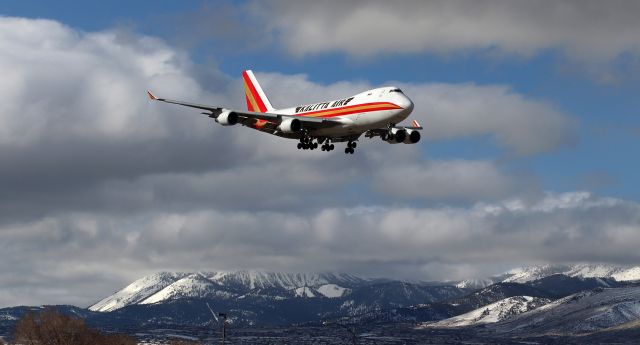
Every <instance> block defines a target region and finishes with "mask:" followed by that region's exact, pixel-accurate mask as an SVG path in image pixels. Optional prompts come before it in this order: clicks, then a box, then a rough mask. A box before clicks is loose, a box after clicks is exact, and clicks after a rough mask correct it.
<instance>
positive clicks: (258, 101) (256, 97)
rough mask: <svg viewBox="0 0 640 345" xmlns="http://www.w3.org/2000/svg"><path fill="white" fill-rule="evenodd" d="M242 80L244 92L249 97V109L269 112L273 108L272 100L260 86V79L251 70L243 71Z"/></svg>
mask: <svg viewBox="0 0 640 345" xmlns="http://www.w3.org/2000/svg"><path fill="white" fill-rule="evenodd" d="M242 81H243V83H244V94H245V97H246V99H247V109H248V110H249V111H255V112H261V113H264V112H267V111H271V110H273V106H271V102H269V99H268V98H267V95H265V93H264V91H262V88H261V87H260V84H259V83H258V80H257V79H256V77H255V76H254V75H253V72H251V70H246V71H244V72H242Z"/></svg>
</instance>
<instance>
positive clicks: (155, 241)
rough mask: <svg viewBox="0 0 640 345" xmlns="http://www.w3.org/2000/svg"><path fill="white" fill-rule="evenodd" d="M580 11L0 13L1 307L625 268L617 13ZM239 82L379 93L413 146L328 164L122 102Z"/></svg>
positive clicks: (313, 7)
mask: <svg viewBox="0 0 640 345" xmlns="http://www.w3.org/2000/svg"><path fill="white" fill-rule="evenodd" d="M584 3H585V2H584V1H570V0H562V1H556V2H553V3H548V4H547V5H545V6H540V3H538V2H517V3H514V2H507V4H508V5H506V4H505V2H503V1H502V0H486V1H476V2H455V1H404V2H401V3H390V2H385V1H350V2H340V3H339V5H337V4H338V3H337V2H330V1H327V2H323V1H314V2H299V1H285V0H270V1H241V2H233V1H223V2H220V1H134V2H130V1H109V2H87V3H78V2H77V1H68V0H62V1H56V2H55V3H53V2H45V1H32V0H24V1H11V2H6V3H4V4H3V5H2V6H1V7H0V14H1V15H2V16H3V17H1V18H0V49H3V50H4V51H5V53H4V54H1V55H0V69H2V70H4V71H5V73H4V76H3V79H2V80H0V90H2V91H3V92H4V94H5V97H7V99H10V101H5V102H1V104H0V160H1V162H2V164H1V166H0V185H3V186H8V188H4V189H3V190H0V200H2V202H1V203H0V215H1V217H0V218H1V219H2V221H0V253H2V254H0V274H2V275H3V276H10V277H12V279H10V280H6V281H3V282H0V306H2V305H8V304H11V303H17V302H15V301H18V302H19V303H23V304H37V303H75V304H80V305H83V304H84V305H86V304H88V303H90V302H91V301H95V300H97V299H99V298H101V297H103V296H104V295H107V294H108V293H110V292H112V291H114V290H115V289H117V288H119V287H121V286H122V285H123V284H125V283H127V282H128V281H131V280H133V279H136V278H138V277H140V276H142V275H144V274H148V273H153V272H157V271H160V270H164V271H170V270H185V271H194V270H208V271H211V270H234V269H261V270H273V271H277V270H282V271H346V272H350V273H356V274H363V275H369V276H387V277H398V278H407V279H424V280H438V279H441V280H444V279H463V278H469V277H483V276H486V275H489V274H494V273H499V272H500V271H501V270H504V269H508V268H511V267H512V266H514V265H527V264H537V263H547V262H553V263H561V262H566V263H569V262H594V261H598V262H607V263H613V264H637V262H638V261H639V260H640V254H638V251H637V248H638V245H640V237H639V236H638V235H637V234H638V231H640V228H639V224H640V204H638V202H639V201H640V186H639V185H638V183H637V178H636V171H637V170H638V168H639V163H638V162H637V160H636V159H634V158H635V155H634V153H635V147H636V146H637V144H638V139H639V138H640V120H639V119H638V116H637V109H638V108H639V106H640V98H639V97H637V92H638V90H639V89H640V88H639V86H640V78H638V71H640V68H639V66H640V64H639V63H638V61H640V60H639V57H640V29H639V28H638V25H637V24H636V22H637V17H638V15H639V14H640V5H639V4H637V3H636V2H632V1H629V2H626V1H613V2H599V1H593V2H589V6H586V5H585V4H584ZM566 9H569V10H568V11H567V10H566ZM38 19H44V20H38ZM247 68H250V69H253V70H254V71H255V72H256V74H257V76H258V78H259V80H260V81H261V83H262V86H263V88H264V89H265V91H266V92H267V94H269V96H270V99H271V101H272V102H274V103H275V105H276V106H278V105H283V106H287V105H292V104H287V102H288V101H290V102H292V103H294V104H295V103H298V102H300V103H305V102H314V101H321V100H324V99H325V98H334V97H342V96H346V95H348V94H350V93H356V92H360V91H362V90H363V89H365V88H369V87H375V86H380V85H382V84H387V83H394V84H397V85H400V86H401V87H402V88H403V89H404V91H405V92H406V93H407V94H408V95H409V96H410V97H411V98H412V99H413V100H414V102H415V103H416V108H415V111H414V114H413V115H412V118H413V117H414V118H416V119H418V120H420V121H421V123H422V124H423V125H424V126H425V127H426V130H425V132H424V133H425V134H424V137H425V138H426V140H424V141H423V142H421V143H420V144H418V145H415V146H409V145H387V144H385V143H382V142H379V141H375V140H363V141H362V142H361V144H360V145H359V146H358V149H357V152H356V154H355V155H353V157H349V158H348V159H347V158H345V155H340V154H334V155H332V154H325V153H324V152H323V153H322V154H321V153H320V152H318V151H314V152H306V151H305V152H302V151H298V150H296V149H295V143H293V144H292V143H291V142H289V141H287V140H284V139H280V138H277V137H273V136H268V135H266V134H263V133H256V132H254V131H251V130H249V129H246V128H237V127H238V126H235V127H232V128H222V127H221V126H217V125H216V124H215V123H212V122H210V121H208V120H207V119H202V118H201V117H198V114H197V113H194V114H192V113H191V112H189V111H188V110H185V109H178V108H176V107H172V106H166V105H159V104H152V103H150V102H148V100H147V99H146V98H145V97H144V96H145V95H144V91H145V89H148V88H151V89H153V90H154V91H155V92H156V93H159V94H160V95H162V96H165V95H166V97H170V98H179V99H184V100H189V101H194V102H199V103H211V104H216V105H223V106H238V107H239V106H243V94H242V87H241V84H240V73H241V71H242V70H244V69H247ZM336 152H337V153H340V150H336V151H334V153H336ZM51 287H53V289H52V288H51Z"/></svg>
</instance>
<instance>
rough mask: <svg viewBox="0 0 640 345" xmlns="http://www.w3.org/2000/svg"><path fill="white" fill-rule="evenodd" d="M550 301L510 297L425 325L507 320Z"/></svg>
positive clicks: (453, 325)
mask: <svg viewBox="0 0 640 345" xmlns="http://www.w3.org/2000/svg"><path fill="white" fill-rule="evenodd" d="M549 302H550V300H549V299H546V298H538V297H531V296H515V297H509V298H505V299H503V300H500V301H498V302H495V303H492V304H489V305H486V306H483V307H481V308H478V309H476V310H472V311H470V312H468V313H465V314H462V315H458V316H454V317H452V318H448V319H444V320H441V321H438V322H434V323H428V324H426V325H424V326H425V327H434V328H453V327H466V326H475V325H480V324H487V323H494V322H498V321H502V320H506V319H508V318H510V317H513V316H514V315H518V314H522V313H524V312H527V311H530V310H533V309H535V308H538V307H540V306H543V305H545V304H547V303H549Z"/></svg>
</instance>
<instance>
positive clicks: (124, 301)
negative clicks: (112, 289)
mask: <svg viewBox="0 0 640 345" xmlns="http://www.w3.org/2000/svg"><path fill="white" fill-rule="evenodd" d="M186 275H187V274H186V273H169V272H161V273H156V274H152V275H149V276H146V277H144V278H141V279H138V280H136V281H134V282H133V283H131V284H129V285H127V286H126V287H125V288H124V289H122V290H120V291H118V292H116V293H114V294H113V295H111V296H109V297H107V298H104V299H102V300H101V301H100V302H98V303H96V304H94V305H92V306H91V307H89V310H92V311H113V310H116V309H120V308H122V307H124V306H127V305H130V304H136V303H139V302H141V301H143V300H144V299H146V298H147V297H149V296H151V295H152V294H154V293H156V292H158V291H159V290H161V289H164V288H165V287H167V286H169V285H171V284H173V283H175V282H176V281H177V280H178V279H182V278H183V277H185V276H186Z"/></svg>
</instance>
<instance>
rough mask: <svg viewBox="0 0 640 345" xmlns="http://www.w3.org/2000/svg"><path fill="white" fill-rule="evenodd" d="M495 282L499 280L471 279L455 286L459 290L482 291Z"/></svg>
mask: <svg viewBox="0 0 640 345" xmlns="http://www.w3.org/2000/svg"><path fill="white" fill-rule="evenodd" d="M497 282H499V280H498V279H493V278H473V279H465V280H463V281H460V282H458V283H456V284H455V286H456V287H457V288H460V289H482V288H485V287H487V286H489V285H492V284H495V283H497Z"/></svg>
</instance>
